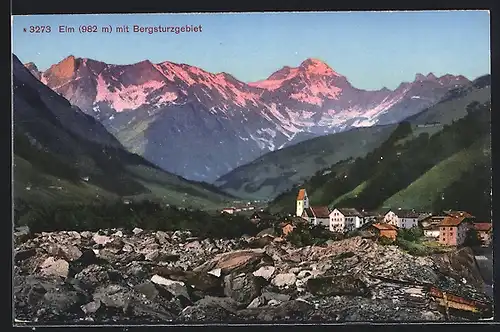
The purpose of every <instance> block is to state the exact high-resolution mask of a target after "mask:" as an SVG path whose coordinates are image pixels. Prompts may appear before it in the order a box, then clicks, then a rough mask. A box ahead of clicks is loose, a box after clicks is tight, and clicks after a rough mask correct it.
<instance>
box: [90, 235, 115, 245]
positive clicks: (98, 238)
mask: <svg viewBox="0 0 500 332" xmlns="http://www.w3.org/2000/svg"><path fill="white" fill-rule="evenodd" d="M92 239H93V240H94V242H95V243H96V244H99V245H106V243H109V242H111V241H113V239H112V238H110V237H109V236H106V235H99V234H95V235H94V236H93V237H92Z"/></svg>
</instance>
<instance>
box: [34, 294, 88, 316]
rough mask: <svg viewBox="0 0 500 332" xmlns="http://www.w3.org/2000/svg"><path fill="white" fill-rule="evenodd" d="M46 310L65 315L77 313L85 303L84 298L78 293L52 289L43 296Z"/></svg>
mask: <svg viewBox="0 0 500 332" xmlns="http://www.w3.org/2000/svg"><path fill="white" fill-rule="evenodd" d="M43 300H44V302H45V304H46V308H50V309H51V310H52V311H55V312H58V313H63V312H67V311H75V310H74V309H75V308H79V307H80V304H81V303H83V300H84V297H83V296H80V294H78V292H76V291H70V290H63V289H51V290H49V291H48V292H46V293H45V294H44V296H43Z"/></svg>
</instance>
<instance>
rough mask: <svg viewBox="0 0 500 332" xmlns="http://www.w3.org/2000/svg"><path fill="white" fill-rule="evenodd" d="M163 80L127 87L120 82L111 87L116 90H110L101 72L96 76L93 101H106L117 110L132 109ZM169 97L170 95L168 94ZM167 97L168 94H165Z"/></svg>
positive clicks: (141, 103)
mask: <svg viewBox="0 0 500 332" xmlns="http://www.w3.org/2000/svg"><path fill="white" fill-rule="evenodd" d="M164 85H165V84H164V82H160V81H149V82H147V83H145V84H143V85H140V86H138V85H129V86H127V87H125V86H123V84H120V87H113V89H116V91H114V92H113V91H111V90H110V87H111V85H110V84H108V83H106V82H105V80H104V78H103V77H102V75H101V74H99V75H98V76H97V95H96V98H95V102H96V103H97V102H106V103H108V104H109V105H110V106H111V107H112V108H113V109H115V110H116V111H117V112H122V111H124V110H127V109H128V110H133V109H136V108H139V107H140V106H142V105H144V104H145V103H146V100H147V96H148V92H149V93H150V91H155V90H158V89H160V88H162V87H163V86H164ZM170 97H171V96H170ZM167 99H168V96H167Z"/></svg>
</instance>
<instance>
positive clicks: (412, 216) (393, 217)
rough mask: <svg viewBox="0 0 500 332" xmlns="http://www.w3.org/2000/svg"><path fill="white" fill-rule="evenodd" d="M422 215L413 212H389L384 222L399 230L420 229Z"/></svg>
mask: <svg viewBox="0 0 500 332" xmlns="http://www.w3.org/2000/svg"><path fill="white" fill-rule="evenodd" d="M419 218H420V214H419V213H417V212H415V211H413V210H400V209H398V210H389V211H388V212H387V213H386V214H385V216H384V222H386V223H388V224H390V225H393V226H396V227H398V228H406V229H409V228H413V227H418V221H419Z"/></svg>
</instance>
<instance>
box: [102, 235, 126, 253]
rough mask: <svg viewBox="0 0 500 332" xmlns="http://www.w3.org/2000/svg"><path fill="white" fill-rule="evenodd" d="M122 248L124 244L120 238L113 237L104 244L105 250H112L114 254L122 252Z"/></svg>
mask: <svg viewBox="0 0 500 332" xmlns="http://www.w3.org/2000/svg"><path fill="white" fill-rule="evenodd" d="M124 246H125V242H123V240H122V239H121V238H120V237H114V238H112V240H111V241H110V242H108V243H106V248H107V249H110V250H112V249H114V250H113V252H114V253H117V252H119V251H120V250H122V249H123V247H124Z"/></svg>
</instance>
